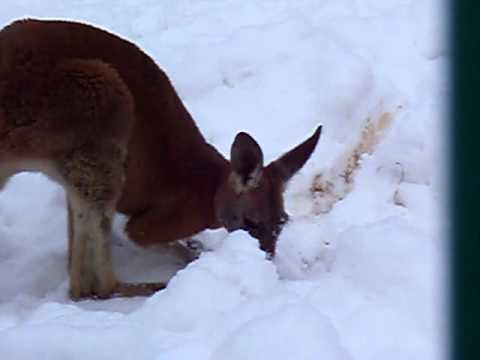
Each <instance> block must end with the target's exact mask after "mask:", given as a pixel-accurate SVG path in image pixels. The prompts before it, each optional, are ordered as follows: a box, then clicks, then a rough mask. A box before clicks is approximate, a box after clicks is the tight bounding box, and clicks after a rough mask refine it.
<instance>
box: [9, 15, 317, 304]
mask: <svg viewBox="0 0 480 360" xmlns="http://www.w3.org/2000/svg"><path fill="white" fill-rule="evenodd" d="M320 132H321V127H318V128H317V130H316V131H315V132H314V134H313V135H312V136H311V137H310V138H308V139H307V140H306V141H305V142H303V143H302V144H300V145H298V146H297V147H295V148H293V149H292V150H290V151H289V152H287V153H286V154H284V155H283V156H281V157H280V158H279V159H278V160H276V161H273V162H272V163H270V164H269V165H268V166H265V167H264V165H263V154H262V150H261V149H260V146H259V145H258V144H257V143H256V142H255V140H254V139H253V138H252V137H251V136H250V135H248V134H246V133H244V132H241V133H239V134H238V135H237V136H236V137H235V140H234V142H233V144H232V147H231V158H230V161H228V160H226V159H225V158H224V157H223V156H222V155H221V154H220V153H219V152H218V151H217V150H216V149H215V148H214V147H213V146H212V145H210V144H208V143H207V142H206V141H205V139H204V138H203V136H202V134H201V133H200V131H199V129H198V128H197V126H196V124H195V122H194V120H193V119H192V117H191V116H190V114H189V113H188V111H187V110H186V108H185V106H184V105H183V103H182V101H181V100H180V98H179V96H178V94H177V93H176V91H175V89H174V88H173V86H172V84H171V82H170V80H169V79H168V77H167V75H166V74H165V73H164V72H163V71H162V70H161V69H160V68H159V67H158V66H157V65H156V64H155V62H154V61H153V60H152V59H151V58H150V57H149V56H148V55H146V54H145V53H144V52H143V51H142V50H140V49H139V48H138V47H137V46H135V45H134V44H132V43H130V42H128V41H126V40H124V39H121V38H119V37H117V36H115V35H113V34H111V33H108V32H106V31H104V30H101V29H98V28H95V27H92V26H89V25H85V24H81V23H75V22H67V21H40V20H19V21H15V22H13V23H12V24H10V25H8V26H6V27H5V28H3V29H2V30H0V187H2V186H3V185H4V184H5V183H6V181H7V180H8V178H9V177H11V176H12V175H14V174H16V173H18V172H21V171H40V172H42V173H44V174H46V175H47V176H48V177H49V178H51V179H52V180H54V181H56V182H57V183H59V184H60V185H61V186H62V187H63V188H64V189H65V192H66V197H67V208H68V230H69V231H68V234H69V242H68V244H69V247H68V249H69V250H68V259H69V262H68V263H69V268H68V270H69V275H70V296H71V298H72V299H80V298H88V297H93V298H109V297H111V296H136V295H149V294H151V293H153V292H155V291H157V290H159V289H162V288H164V287H165V286H166V285H165V284H164V283H136V284H127V283H123V282H120V281H118V280H117V278H116V277H115V274H114V272H113V269H112V260H111V243H110V233H111V224H112V219H113V216H114V214H115V213H116V212H117V211H118V212H120V213H123V214H125V215H127V216H128V217H129V221H128V223H127V226H126V231H127V233H128V235H129V237H130V238H131V240H133V241H134V242H135V243H137V244H140V245H142V246H151V245H156V244H161V243H169V242H172V241H175V240H178V239H182V238H185V237H189V236H191V235H193V234H195V233H197V232H199V231H201V230H204V229H213V228H218V227H222V226H223V227H225V228H226V229H227V230H228V231H234V230H236V229H244V230H246V231H248V232H249V233H250V234H251V235H252V236H254V237H255V238H257V239H259V241H260V246H261V248H262V249H263V250H265V251H266V252H269V253H271V254H273V252H274V249H275V241H276V238H277V236H278V234H279V232H280V229H281V227H282V224H283V223H285V222H286V221H287V218H288V216H287V214H286V213H285V211H284V207H283V195H282V193H283V191H284V188H285V185H286V183H287V181H288V180H289V179H290V178H291V177H292V176H293V175H294V174H295V173H296V172H297V171H298V170H299V169H300V168H301V167H302V166H303V165H304V163H305V162H306V161H307V160H308V158H309V157H310V155H311V153H312V152H313V150H314V149H315V146H316V144H317V142H318V139H319V137H320Z"/></svg>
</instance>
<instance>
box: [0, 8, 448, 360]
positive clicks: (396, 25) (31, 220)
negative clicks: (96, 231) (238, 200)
mask: <svg viewBox="0 0 480 360" xmlns="http://www.w3.org/2000/svg"><path fill="white" fill-rule="evenodd" d="M442 11H443V3H442V2H441V1H435V0H423V1H412V0H392V1H383V0H368V1H366V0H365V1H358V0H322V1H318V0H302V1H287V0H276V1H273V0H265V1H261V2H260V1H253V0H252V1H241V0H230V1H200V0H197V1H193V0H169V1H162V2H157V1H153V0H128V1H121V2H119V1H99V0H70V1H68V2H66V1H60V0H52V1H49V2H48V4H47V3H46V2H43V1H36V0H15V1H13V0H8V1H7V0H5V1H4V3H3V7H2V12H1V14H0V25H6V24H7V23H9V22H10V21H11V20H13V19H15V18H20V17H26V16H31V17H43V18H64V19H76V20H82V21H87V22H89V23H93V24H96V25H98V26H101V27H103V28H108V29H110V30H111V31H114V32H116V33H118V34H120V35H122V36H123V37H126V38H128V39H130V40H132V41H135V42H136V43H137V44H139V45H140V46H141V47H142V48H143V49H144V50H145V51H147V52H148V53H149V54H151V55H152V56H153V57H154V59H155V60H156V61H157V62H158V63H159V64H160V65H161V66H162V67H163V68H164V69H165V70H166V71H167V73H168V74H169V76H170V77H171V79H172V81H173V83H174V84H175V86H176V88H177V89H178V92H179V94H180V95H181V97H182V99H183V100H184V102H185V104H186V105H187V107H188V108H189V110H190V111H191V112H192V114H193V116H194V118H195V119H196V121H197V124H198V125H199V127H200V128H201V130H202V132H203V134H204V135H205V137H206V138H207V139H208V141H210V142H211V143H213V144H214V145H215V146H216V147H217V148H218V149H219V150H220V151H221V152H223V153H224V154H225V155H228V154H229V147H230V145H231V142H232V140H233V138H234V136H235V134H236V133H237V132H238V131H241V130H246V131H249V132H251V133H252V134H253V135H254V137H255V138H256V139H257V140H258V142H259V143H260V145H261V146H262V148H263V151H264V154H265V159H266V160H267V161H269V160H273V159H275V158H276V157H278V156H279V155H281V154H282V152H283V151H285V150H287V149H288V148H290V147H292V146H294V145H296V144H297V143H299V142H300V141H302V140H303V139H304V138H306V136H308V135H309V134H311V133H312V132H313V130H314V129H315V127H316V126H317V125H318V124H323V126H324V127H323V133H322V137H321V139H320V142H319V145H318V148H317V150H316V151H315V153H314V154H313V156H312V158H311V160H310V161H309V162H308V163H307V165H306V166H305V167H304V168H303V169H302V170H301V171H300V173H299V174H298V175H297V176H296V177H295V178H294V179H293V180H292V181H291V183H290V184H289V187H288V189H287V192H286V194H285V200H286V207H287V210H288V211H289V213H290V214H291V219H292V220H291V222H290V223H289V224H287V225H286V227H285V229H284V231H283V232H282V234H281V236H280V239H279V243H278V252H277V256H276V258H275V259H274V260H273V261H267V260H266V259H265V256H264V254H263V253H262V252H261V251H260V250H259V248H258V242H257V240H255V239H253V238H251V237H249V236H248V234H246V233H243V232H241V231H239V232H235V233H232V234H227V233H226V232H225V231H223V230H216V231H205V232H203V233H201V234H199V235H198V236H197V237H196V239H197V240H198V241H200V242H201V243H202V244H203V246H204V247H205V248H207V249H208V250H210V251H207V252H204V253H202V255H201V256H200V258H199V259H198V260H196V261H194V262H192V263H190V264H189V265H188V266H187V267H186V268H184V269H182V261H181V260H179V258H178V256H176V255H175V254H174V253H173V252H172V251H167V252H166V253H164V252H162V251H160V250H150V251H148V250H144V249H139V248H138V247H136V246H134V245H133V244H132V243H130V242H129V241H128V240H127V239H126V238H125V235H124V234H123V233H122V224H123V223H124V221H125V219H123V218H121V217H119V218H118V219H117V221H116V225H115V236H114V261H115V267H116V271H117V273H118V274H119V275H120V277H121V278H122V279H125V280H130V281H135V280H136V281H140V280H156V281H158V280H162V279H169V278H171V280H170V283H169V285H168V287H167V288H166V289H165V290H163V291H160V292H158V293H156V294H155V295H153V296H151V297H150V298H147V299H144V298H133V299H112V300H108V301H92V300H86V301H81V302H77V303H74V302H71V301H70V300H69V299H68V297H67V288H68V277H67V273H66V255H65V254H66V246H67V244H66V210H65V199H64V194H63V192H62V190H61V189H60V188H59V187H58V186H57V185H55V184H53V183H51V182H50V181H49V180H47V179H46V178H45V177H43V176H42V175H38V174H21V175H18V176H16V177H14V178H13V179H12V180H11V181H10V182H9V184H8V185H7V187H6V189H5V190H4V191H3V192H1V193H0V238H1V243H2V247H1V248H0V274H1V275H0V357H1V358H2V359H42V358H48V359H52V360H54V359H86V358H92V359H116V360H119V359H131V358H136V359H156V360H163V359H168V360H176V359H192V358H195V359H198V360H202V359H209V360H220V359H232V360H236V359H275V360H280V359H282V360H283V359H285V360H287V359H288V360H290V359H302V360H303V359H305V360H307V359H328V360H379V359H385V358H388V359H402V360H404V359H422V360H423V359H426V360H428V359H431V360H437V359H441V358H442V356H444V354H445V353H446V349H445V345H444V344H445V343H446V342H445V340H444V338H445V330H444V328H445V324H446V320H445V318H446V312H445V309H446V307H445V303H446V300H445V297H446V291H445V282H446V276H445V269H446V262H445V258H446V248H447V247H446V244H445V241H446V240H445V238H444V236H442V234H443V233H445V232H444V230H445V226H446V225H445V223H446V221H445V220H444V218H443V216H444V213H443V212H442V208H443V207H444V205H445V203H446V199H445V196H444V195H443V193H444V185H445V178H446V177H445V173H444V171H445V169H444V168H445V157H446V156H445V150H444V148H445V141H444V135H443V134H444V133H445V131H444V127H445V125H444V121H443V120H444V114H445V113H446V107H445V102H446V101H445V99H446V98H447V96H448V84H447V81H446V76H445V69H446V63H447V61H448V57H449V53H448V48H447V44H446V41H445V33H446V31H445V23H446V21H445V17H444V16H442ZM384 114H389V116H388V117H382V116H383V115H384ZM387 118H388V119H389V120H388V122H386V123H385V124H387V125H386V126H385V127H383V126H384V125H385V124H382V119H387ZM368 126H371V129H373V130H372V131H371V132H370V133H368V134H370V135H371V136H373V140H372V139H367V140H366V138H365V136H366V135H365V134H367V133H366V132H365V129H366V128H368ZM370 135H369V136H370ZM370 140H372V141H370ZM359 148H362V149H367V150H368V151H366V153H365V154H363V155H361V156H360V158H359V163H358V166H357V167H356V168H355V171H354V176H353V181H352V182H350V183H348V182H345V178H344V177H342V175H344V172H345V169H347V168H348V166H349V165H348V164H350V163H349V159H350V157H351V155H352V153H353V152H354V150H355V149H359ZM318 175H321V177H320V178H319V177H318ZM316 181H317V182H321V184H323V185H325V184H328V191H327V192H326V193H324V194H320V193H317V194H316V195H315V196H314V195H312V193H311V191H310V190H311V188H312V186H313V185H314V184H315V182H316ZM177 270H178V271H177Z"/></svg>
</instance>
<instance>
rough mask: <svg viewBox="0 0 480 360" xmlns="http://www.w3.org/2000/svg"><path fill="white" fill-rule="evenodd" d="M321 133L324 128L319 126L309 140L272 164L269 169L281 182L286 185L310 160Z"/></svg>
mask: <svg viewBox="0 0 480 360" xmlns="http://www.w3.org/2000/svg"><path fill="white" fill-rule="evenodd" d="M321 133H322V126H319V127H318V128H317V130H315V132H314V133H313V135H312V136H310V137H309V138H308V139H307V140H305V141H304V142H303V143H301V144H300V145H297V146H296V147H294V148H293V149H292V150H290V151H288V152H287V153H285V154H283V155H282V156H281V157H280V158H279V159H277V160H275V161H273V162H272V163H270V165H268V169H269V170H273V171H274V172H275V173H276V174H277V175H278V176H279V178H280V180H281V181H283V182H284V183H286V182H287V181H288V180H290V178H291V177H292V176H293V175H295V173H296V172H297V171H298V170H300V169H301V168H302V166H303V165H305V163H306V162H307V160H308V159H309V158H310V155H312V153H313V150H315V147H316V146H317V143H318V139H319V138H320V134H321Z"/></svg>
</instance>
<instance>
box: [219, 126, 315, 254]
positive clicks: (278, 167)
mask: <svg viewBox="0 0 480 360" xmlns="http://www.w3.org/2000/svg"><path fill="white" fill-rule="evenodd" d="M321 130H322V127H321V126H319V127H318V128H317V130H316V131H315V133H314V134H313V135H312V136H311V137H309V138H308V139H307V140H305V141H304V142H303V143H301V144H300V145H298V146H296V147H295V148H293V149H292V150H290V151H288V152H287V153H285V154H284V155H282V156H281V157H280V158H279V159H277V160H275V161H273V162H271V163H270V164H269V165H267V166H265V167H264V166H263V153H262V150H261V148H260V146H259V145H258V144H257V142H256V141H255V140H254V139H253V138H252V137H251V136H250V135H248V134H247V133H244V132H241V133H239V134H237V136H236V137H235V140H234V142H233V144H232V148H231V154H230V169H229V173H228V175H227V176H226V177H225V179H224V180H223V182H222V184H221V185H220V186H219V188H218V190H217V193H216V195H215V213H216V217H217V221H218V222H219V223H220V224H221V225H222V226H223V227H225V228H226V229H227V230H228V231H229V232H231V231H234V230H237V229H242V230H246V231H248V233H249V234H250V235H251V236H253V237H255V238H257V239H258V240H259V241H260V247H261V248H262V250H264V251H266V252H267V253H269V254H271V255H273V254H274V252H275V243H276V240H277V237H278V235H279V234H280V231H281V229H282V226H283V225H284V224H285V223H286V222H287V220H288V214H287V213H286V212H285V209H284V206H283V191H284V189H285V185H286V184H287V182H288V180H290V178H291V177H292V176H293V175H295V173H296V172H297V171H298V170H300V168H302V166H303V165H304V164H305V162H306V161H307V160H308V158H309V157H310V155H311V154H312V152H313V150H314V149H315V146H316V145H317V142H318V139H319V137H320V133H321Z"/></svg>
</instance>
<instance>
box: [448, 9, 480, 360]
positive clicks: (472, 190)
mask: <svg viewBox="0 0 480 360" xmlns="http://www.w3.org/2000/svg"><path fill="white" fill-rule="evenodd" d="M450 9H451V10H453V17H452V20H453V21H452V25H453V27H452V32H451V40H452V42H451V49H452V50H453V54H452V55H453V57H452V58H453V61H452V65H453V66H452V68H451V69H452V76H453V77H452V85H453V94H454V95H453V106H452V111H451V126H450V129H451V130H452V131H453V136H452V137H451V139H452V147H451V149H452V157H451V164H450V170H451V178H450V179H451V180H453V182H451V186H452V190H453V191H452V211H451V216H452V217H453V232H452V236H451V241H452V242H451V244H452V253H453V261H452V264H453V276H452V280H453V284H452V286H451V289H452V291H453V294H452V295H453V296H452V299H453V311H452V315H453V319H452V326H453V334H452V335H453V337H452V338H453V347H452V352H453V354H452V355H453V359H455V360H463V359H471V360H477V359H478V360H480V312H479V309H480V151H479V150H480V11H479V10H480V4H479V1H475V0H470V1H467V0H453V1H452V2H451V7H450Z"/></svg>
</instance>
